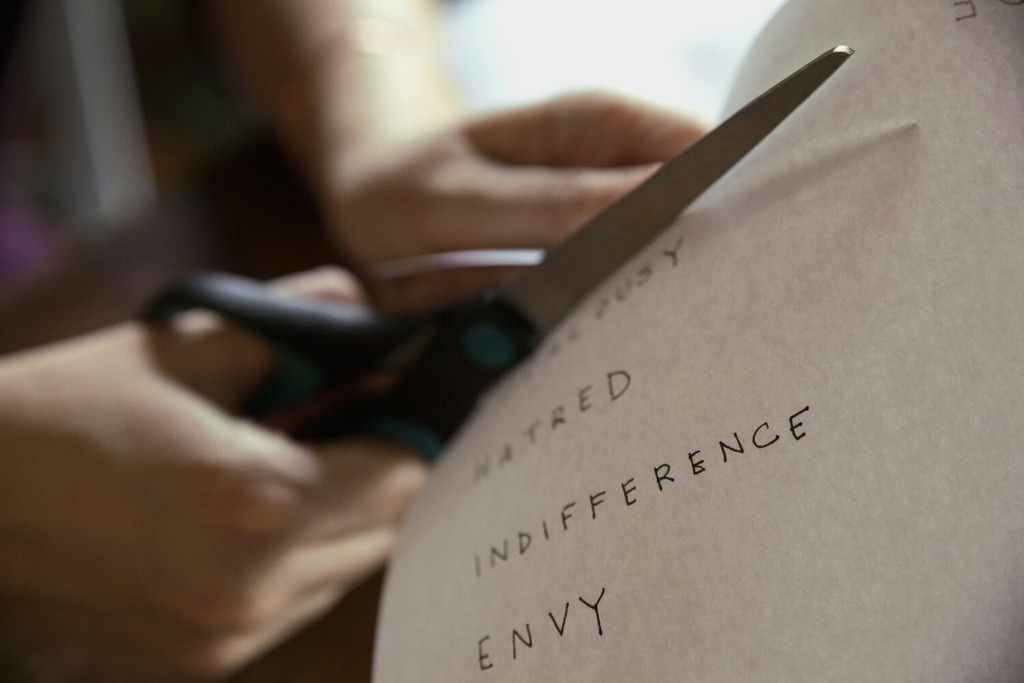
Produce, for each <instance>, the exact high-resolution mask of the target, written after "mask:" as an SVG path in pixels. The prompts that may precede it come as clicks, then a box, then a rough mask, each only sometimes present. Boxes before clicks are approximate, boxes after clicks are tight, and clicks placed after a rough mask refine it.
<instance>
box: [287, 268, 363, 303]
mask: <svg viewBox="0 0 1024 683" xmlns="http://www.w3.org/2000/svg"><path fill="white" fill-rule="evenodd" d="M270 285H271V286H272V287H273V288H274V289H275V290H277V291H279V292H281V293H283V294H286V295H289V296H297V297H308V298H315V299H328V300H332V301H340V302H344V303H350V304H361V303H362V302H363V301H364V300H365V294H364V292H363V290H362V287H361V286H360V284H359V281H358V280H357V279H356V277H355V276H354V275H352V274H351V273H350V272H348V271H347V270H345V269H343V268H340V267H338V266H330V265H328V266H320V267H319V268H314V269H312V270H307V271H304V272H302V273H295V274H293V275H286V276H284V277H279V278H276V279H274V280H272V281H271V282H270Z"/></svg>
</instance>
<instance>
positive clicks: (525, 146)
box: [467, 93, 704, 166]
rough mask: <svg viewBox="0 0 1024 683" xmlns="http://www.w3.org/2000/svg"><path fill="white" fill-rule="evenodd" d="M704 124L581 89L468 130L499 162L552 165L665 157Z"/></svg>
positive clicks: (479, 122) (639, 161)
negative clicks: (578, 91)
mask: <svg viewBox="0 0 1024 683" xmlns="http://www.w3.org/2000/svg"><path fill="white" fill-rule="evenodd" d="M703 129H704V126H702V125H701V124H699V123H697V122H696V121H694V120H693V119H690V118H688V117H686V116H683V115H681V114H679V113H677V112H674V111H671V110H669V109H664V108H661V107H657V106H653V105H650V104H646V103H642V102H640V101H638V100H633V99H628V98H624V97H619V96H613V95H610V94H604V93H579V94H572V95H567V96H563V97H559V98H556V99H553V100H548V101H545V102H541V103H539V104H533V105H527V106H524V107H519V108H515V109H510V110H506V111H502V112H499V113H496V114H492V115H490V116H485V117H483V118H481V119H479V120H477V121H475V122H474V123H472V124H470V125H469V127H468V128H467V134H468V135H469V137H470V139H471V140H472V142H473V143H474V144H475V145H476V147H477V149H478V150H479V151H480V152H481V153H482V154H484V155H486V156H489V157H491V158H493V159H495V160H498V161H503V162H506V163H512V164H540V165H549V166H623V165H631V164H642V163H647V162H653V161H665V160H667V159H670V158H671V157H673V156H675V155H676V154H678V153H679V152H680V151H681V150H682V149H684V148H686V147H687V146H688V145H690V144H692V143H693V142H694V141H695V140H696V139H697V138H698V137H699V136H700V135H701V133H702V131H703Z"/></svg>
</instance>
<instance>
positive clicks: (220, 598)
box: [183, 592, 277, 637]
mask: <svg viewBox="0 0 1024 683" xmlns="http://www.w3.org/2000/svg"><path fill="white" fill-rule="evenodd" d="M275 602H277V601H276V600H274V599H270V598H266V597H258V596H256V595H254V594H252V593H249V592H243V593H234V594H232V593H226V592H218V593H216V594H214V595H210V594H197V595H194V596H193V597H192V598H191V600H189V601H188V602H187V603H186V604H185V605H183V611H184V615H183V616H184V618H185V620H186V622H187V625H188V626H189V627H190V628H191V629H192V630H194V631H196V632H198V633H202V634H206V635H210V636H222V637H229V636H231V635H234V634H238V633H242V632H245V631H250V630H253V629H256V628H258V627H259V626H260V625H262V624H264V623H266V622H267V621H268V620H270V619H271V618H272V617H273V615H274V614H275V613H276V607H275V605H274V603H275Z"/></svg>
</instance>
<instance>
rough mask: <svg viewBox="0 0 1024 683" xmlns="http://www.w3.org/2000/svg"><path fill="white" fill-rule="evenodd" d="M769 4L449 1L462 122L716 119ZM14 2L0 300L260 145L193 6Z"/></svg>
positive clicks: (4, 96)
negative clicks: (577, 112)
mask: <svg viewBox="0 0 1024 683" xmlns="http://www.w3.org/2000/svg"><path fill="white" fill-rule="evenodd" d="M779 4H781V2H780V0H738V1H735V2H730V3H708V2H700V1H698V0H682V1H679V2H675V3H666V2H663V0H632V2H629V3H626V2H593V1H592V0H589V1H588V0H451V1H450V2H448V3H447V5H446V14H445V38H446V42H447V47H448V56H449V59H450V63H451V68H452V71H453V74H454V76H455V79H456V81H457V83H458V85H459V86H460V88H461V90H462V93H463V96H464V98H465V102H466V104H467V106H468V107H469V108H470V109H471V110H482V109H487V108H491V107H496V106H500V105H507V104H513V103H518V102H523V101H529V100H535V99H539V98H542V97H545V96H548V95H553V94H556V93H559V92H563V91H565V90H570V89H578V88H589V87H600V88H609V89H613V90H618V91H622V92H626V93H629V94H632V95H636V96H639V97H641V98H644V99H647V100H651V101H655V102H660V103H663V104H666V105H669V106H672V107H676V108H679V109H682V110H686V111H689V112H692V113H695V114H696V115H698V116H700V117H701V118H703V119H705V120H708V121H712V120H715V119H716V118H717V117H718V115H719V108H720V107H721V103H722V102H723V101H724V98H725V95H726V93H727V90H728V85H729V83H730V82H731V80H732V76H733V73H734V71H735V69H736V68H737V65H738V63H739V61H740V59H741V58H742V56H743V54H744V53H745V51H746V49H747V47H748V46H749V43H750V41H751V40H752V39H753V37H754V36H755V35H756V33H757V32H758V31H759V30H760V28H761V26H763V24H764V23H765V22H766V21H767V20H768V18H770V16H771V15H772V13H773V12H774V11H775V9H776V8H777V6H778V5H779ZM7 6H8V9H6V10H3V11H4V12H5V13H6V16H2V17H0V19H2V21H3V25H4V29H3V30H4V34H3V35H4V44H5V48H6V54H5V60H4V64H5V70H4V73H3V80H2V90H0V226H2V228H0V287H3V286H4V285H5V284H9V283H11V282H14V281H17V280H19V279H22V278H24V277H26V276H28V275H30V274H32V273H33V272H34V271H37V270H38V269H39V268H42V267H45V266H46V265H47V264H48V263H50V262H52V261H53V259H54V258H56V256H57V255H58V254H59V252H60V250H61V249H62V248H64V247H65V246H66V243H67V241H68V240H69V239H71V240H74V239H76V237H73V236H80V235H82V234H83V233H89V232H93V233H95V232H102V231H105V230H110V229H111V228H114V227H117V226H121V225H124V224H126V223H130V222H133V221H138V220H139V219H140V217H144V216H146V215H147V214H148V213H150V212H152V211H153V208H154V206H156V204H157V202H158V201H159V200H161V199H162V198H166V196H167V195H168V194H169V193H171V192H172V191H173V190H174V189H176V188H178V187H180V186H181V185H182V184H183V183H187V182H191V181H193V180H194V178H195V176H196V175H197V174H198V173H200V172H201V170H202V169H207V168H209V166H210V164H211V163H213V161H214V160H220V159H223V158H225V157H226V156H227V155H229V154H231V153H232V152H234V151H237V150H238V149H239V148H240V147H242V146H243V145H244V144H245V143H246V142H247V141H249V140H251V139H253V137H254V136H256V135H258V134H259V130H258V127H257V125H256V124H255V122H254V121H253V120H252V119H251V118H250V117H248V116H247V114H246V112H245V110H244V109H243V107H241V106H240V105H239V100H238V99H237V97H236V96H235V93H234V91H233V89H232V87H231V85H230V84H229V82H228V81H227V79H226V78H225V76H224V74H223V71H222V70H221V68H220V65H219V63H218V59H217V56H216V54H215V50H214V49H213V47H212V46H211V45H210V41H209V35H208V27H207V26H206V22H205V20H204V17H203V8H202V3H199V2H194V1H191V0H36V1H33V2H23V1H20V0H14V1H13V2H8V3H7ZM69 236H72V237H69ZM77 239H82V238H81V237H77Z"/></svg>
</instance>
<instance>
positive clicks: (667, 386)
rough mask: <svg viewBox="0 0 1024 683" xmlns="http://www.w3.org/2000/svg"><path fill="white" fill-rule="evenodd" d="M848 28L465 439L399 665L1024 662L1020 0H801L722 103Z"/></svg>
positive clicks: (477, 676) (970, 670) (1023, 37)
mask: <svg viewBox="0 0 1024 683" xmlns="http://www.w3.org/2000/svg"><path fill="white" fill-rule="evenodd" d="M836 44H849V45H852V46H853V47H855V48H856V49H857V53H856V54H855V55H854V56H853V58H851V59H850V61H849V62H848V63H847V64H846V65H845V66H843V68H842V69H840V71H839V72H838V73H837V74H836V76H835V77H833V79H832V80H831V81H829V82H828V83H826V85H825V86H824V87H823V88H822V90H820V91H819V92H818V93H817V94H816V95H815V96H814V97H813V98H812V99H811V100H809V101H808V102H807V103H806V104H805V105H804V107H803V108H801V109H800V110H798V111H797V112H796V113H795V114H794V115H793V116H792V117H791V118H790V119H789V120H787V121H786V122H785V123H784V124H783V125H782V126H781V127H780V128H779V129H778V130H777V131H776V132H775V133H774V134H773V135H772V136H771V137H770V138H769V139H768V140H766V141H765V142H764V143H763V144H762V145H761V146H760V147H759V148H758V149H756V150H755V151H754V152H753V153H752V154H751V156H750V157H748V158H747V160H746V161H744V162H743V163H742V164H741V165H740V166H739V167H737V169H735V171H733V172H732V173H731V174H730V175H729V176H727V177H726V178H725V179H724V180H723V181H722V182H721V183H720V184H719V185H717V186H716V187H714V188H712V190H711V191H709V192H708V193H707V194H706V195H705V196H704V197H702V198H701V199H700V200H698V202H697V203H695V204H694V205H693V207H692V209H691V210H690V211H688V212H687V213H686V214H685V216H684V217H683V218H682V219H681V220H679V221H678V222H677V223H676V224H675V225H673V226H672V227H671V228H670V229H669V230H667V231H666V232H665V233H664V234H663V235H662V236H661V237H659V238H657V239H656V240H654V242H652V244H651V245H650V247H649V248H648V249H646V250H645V251H644V252H643V253H641V254H638V255H637V257H636V258H635V259H633V260H632V261H631V262H630V263H628V264H627V265H626V266H624V267H623V268H622V269H621V271H619V272H618V273H616V274H614V275H613V276H611V277H610V278H609V280H608V281H607V282H606V283H605V284H604V285H603V286H602V287H600V288H599V289H598V290H597V291H595V292H594V294H593V296H592V297H591V298H590V299H589V300H588V301H586V302H585V303H584V304H583V305H582V306H581V307H580V309H579V310H578V312H577V313H576V314H575V315H574V316H573V317H572V318H571V319H570V320H569V321H568V322H567V323H566V324H565V325H564V326H563V327H562V328H561V329H560V330H558V331H557V332H556V333H555V334H554V335H553V336H552V338H551V339H549V340H548V342H547V343H546V345H545V346H544V347H543V348H542V349H541V350H540V352H539V353H538V354H536V356H535V357H534V358H533V359H531V360H530V361H529V362H528V363H527V364H526V365H525V366H523V367H522V368H521V369H520V370H518V371H517V372H515V373H514V374H512V375H511V376H509V377H508V378H507V379H506V381H504V382H503V383H502V384H501V386H499V387H498V388H497V389H496V390H495V391H494V392H493V393H492V394H491V395H490V396H489V397H488V398H487V400H486V402H485V403H484V404H483V405H482V406H481V408H480V410H479V411H478V414H477V415H476V416H475V417H474V419H472V420H471V421H470V423H469V424H468V425H467V427H466V429H465V430H464V431H463V432H462V434H461V435H460V436H459V437H458V438H457V440H456V441H455V442H454V443H453V444H452V446H451V448H450V450H449V452H448V453H447V454H446V455H445V456H444V458H443V459H442V460H441V461H440V463H439V464H438V466H437V468H436V471H435V474H434V478H433V480H432V482H431V483H430V485H429V487H428V489H427V490H426V492H425V493H424V495H423V496H422V498H421V499H420V500H419V501H418V503H417V505H416V506H415V509H414V510H413V511H412V513H411V515H410V517H409V519H408V523H407V525H406V526H405V528H404V530H403V534H402V538H401V542H400V548H399V550H398V553H397V556H396V557H395V559H394V562H393V565H392V567H391V569H390V571H389V575H388V577H387V584H386V588H385V596H384V602H383V605H382V612H381V617H380V624H379V631H378V649H377V652H376V657H375V676H376V680H377V681H380V682H381V683H385V682H387V683H391V682H395V681H399V682H400V681H445V682H448V681H473V682H476V681H627V680H638V681H678V680H697V681H705V680H715V681H720V680H786V681H792V680H814V681H819V680H892V681H896V680H900V681H903V680H922V681H924V680H927V681H960V680H985V681H998V680H1006V681H1012V680H1021V679H1024V647H1022V645H1021V643H1022V642H1024V578H1022V577H1024V495H1022V491H1024V453H1022V449H1024V419H1022V407H1024V342H1022V334H1021V331H1022V330H1024V192H1022V184H1024V124H1022V123H1021V122H1022V121H1024V53H1022V46H1024V4H1020V3H1013V2H1009V1H1008V0H974V1H973V3H972V2H948V1H947V2H935V1H934V0H920V1H916V2H910V1H906V2H899V3H893V2H881V1H875V0H872V1H869V2H856V3H853V2H841V1H840V0H827V1H822V0H799V1H795V2H791V3H790V4H789V5H787V6H786V7H785V8H784V9H783V10H782V11H781V13H780V14H779V15H778V16H777V17H776V18H775V20H773V22H772V23H771V24H770V25H769V27H768V28H767V29H766V31H765V32H764V34H763V35H762V36H761V38H760V39H759V40H758V41H757V42H756V44H755V46H754V48H753V52H752V53H751V55H750V56H749V58H748V59H747V61H746V65H745V67H744V68H743V69H742V71H741V74H740V76H739V78H738V80H737V82H736V84H735V89H734V94H733V98H732V105H731V106H732V107H736V106H738V105H739V104H741V103H743V102H745V101H747V100H749V99H750V98H751V97H753V96H754V95H756V94H757V93H758V92H760V91H761V90H762V89H763V88H765V87H766V86H768V85H770V84H771V83H773V82H775V81H777V80H779V79H780V78H782V77H783V76H785V75H787V74H788V73H790V72H791V71H792V70H793V69H795V68H797V67H798V66H800V65H802V64H803V63H805V62H806V61H808V60H809V59H810V58H812V57H814V56H816V55H817V54H819V53H821V52H822V51H824V50H826V49H828V48H831V47H832V46H834V45H836Z"/></svg>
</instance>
